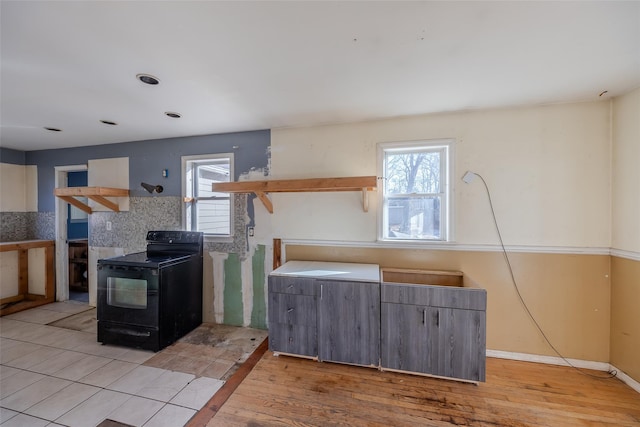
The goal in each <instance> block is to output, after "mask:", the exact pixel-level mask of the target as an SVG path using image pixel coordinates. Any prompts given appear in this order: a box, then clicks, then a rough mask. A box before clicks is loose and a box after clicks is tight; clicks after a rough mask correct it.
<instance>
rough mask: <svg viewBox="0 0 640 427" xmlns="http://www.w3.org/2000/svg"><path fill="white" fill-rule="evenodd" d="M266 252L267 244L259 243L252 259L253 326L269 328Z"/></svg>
mask: <svg viewBox="0 0 640 427" xmlns="http://www.w3.org/2000/svg"><path fill="white" fill-rule="evenodd" d="M264 254H265V246H264V245H258V246H257V247H256V251H255V252H254V253H253V257H252V259H251V268H252V269H253V310H252V311H251V327H252V328H258V329H267V305H266V302H265V295H264Z"/></svg>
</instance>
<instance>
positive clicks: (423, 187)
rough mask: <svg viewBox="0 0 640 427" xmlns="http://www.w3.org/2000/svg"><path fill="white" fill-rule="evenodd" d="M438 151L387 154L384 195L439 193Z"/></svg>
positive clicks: (439, 153)
mask: <svg viewBox="0 0 640 427" xmlns="http://www.w3.org/2000/svg"><path fill="white" fill-rule="evenodd" d="M440 155H441V152H440V151H424V150H423V151H421V152H417V151H415V152H401V153H395V152H387V153H386V162H385V178H386V184H385V192H386V194H411V193H440V185H441V183H440Z"/></svg>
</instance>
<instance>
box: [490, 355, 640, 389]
mask: <svg viewBox="0 0 640 427" xmlns="http://www.w3.org/2000/svg"><path fill="white" fill-rule="evenodd" d="M487 357H495V358H498V359H510V360H520V361H523V362H534V363H545V364H547V365H559V366H569V364H568V363H567V362H566V361H565V360H563V359H562V358H561V357H555V356H542V355H539V354H528V353H514V352H511V351H501V350H487ZM567 360H568V361H569V362H570V363H571V364H572V365H573V366H575V367H577V368H582V369H593V370H595V371H604V372H608V371H616V378H618V379H619V380H620V381H622V382H623V383H625V384H627V385H628V386H629V387H631V388H632V389H634V390H635V391H637V392H638V393H640V382H638V381H636V380H634V379H633V378H631V377H630V376H629V375H627V374H625V373H624V372H623V371H622V370H621V369H618V368H616V367H615V366H613V365H611V364H609V363H606V362H593V361H589V360H580V359H568V358H567Z"/></svg>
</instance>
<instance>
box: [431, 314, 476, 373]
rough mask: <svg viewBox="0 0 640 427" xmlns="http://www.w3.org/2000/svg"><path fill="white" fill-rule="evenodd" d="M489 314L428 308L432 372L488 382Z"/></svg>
mask: <svg viewBox="0 0 640 427" xmlns="http://www.w3.org/2000/svg"><path fill="white" fill-rule="evenodd" d="M485 327H486V314H485V312H483V311H479V310H460V309H455V308H442V307H428V308H427V332H426V333H427V342H428V345H429V349H428V350H427V354H428V369H429V373H431V374H434V375H441V376H444V377H452V378H461V379H466V380H471V381H484V380H485V365H486V349H485V346H486V344H485V343H486V337H485V334H486V331H485Z"/></svg>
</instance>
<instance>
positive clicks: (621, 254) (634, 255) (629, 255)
mask: <svg viewBox="0 0 640 427" xmlns="http://www.w3.org/2000/svg"><path fill="white" fill-rule="evenodd" d="M611 256H615V257H618V258H626V259H630V260H632V261H640V252H633V251H624V250H622V249H613V248H612V249H611Z"/></svg>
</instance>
